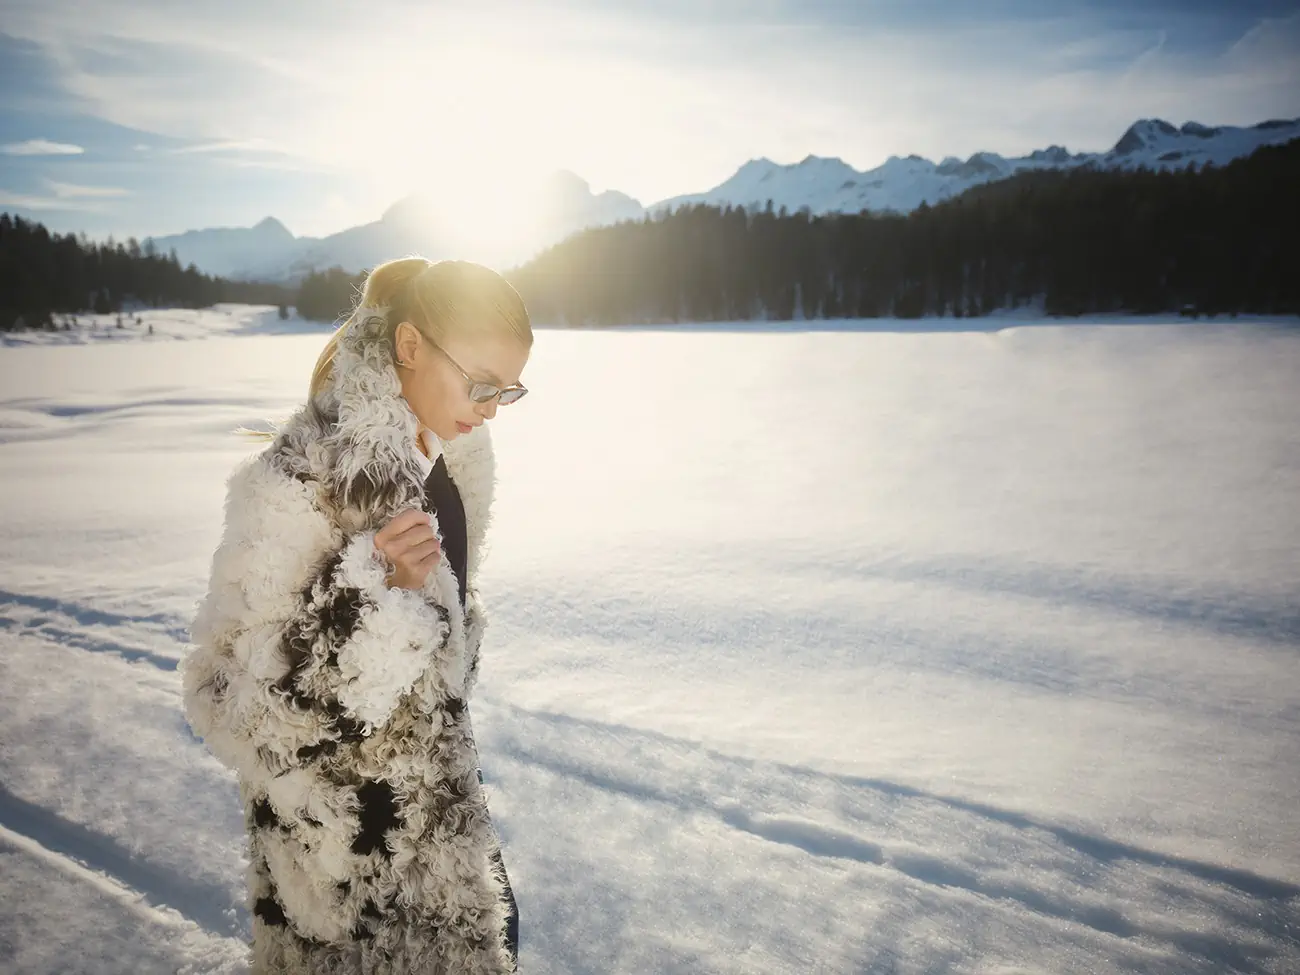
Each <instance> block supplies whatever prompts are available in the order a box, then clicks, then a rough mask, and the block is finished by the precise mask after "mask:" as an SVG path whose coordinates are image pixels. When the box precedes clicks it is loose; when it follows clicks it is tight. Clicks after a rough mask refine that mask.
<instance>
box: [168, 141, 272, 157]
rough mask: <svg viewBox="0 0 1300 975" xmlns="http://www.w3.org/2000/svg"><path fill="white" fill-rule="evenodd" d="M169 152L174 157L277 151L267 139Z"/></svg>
mask: <svg viewBox="0 0 1300 975" xmlns="http://www.w3.org/2000/svg"><path fill="white" fill-rule="evenodd" d="M167 151H168V152H170V153H172V154H173V155H186V154H188V153H196V152H273V151H275V150H274V149H273V148H272V146H271V145H270V143H268V142H267V141H266V140H265V139H220V140H218V141H215V142H199V143H195V144H193V145H188V146H177V147H175V148H174V149H168V150H167Z"/></svg>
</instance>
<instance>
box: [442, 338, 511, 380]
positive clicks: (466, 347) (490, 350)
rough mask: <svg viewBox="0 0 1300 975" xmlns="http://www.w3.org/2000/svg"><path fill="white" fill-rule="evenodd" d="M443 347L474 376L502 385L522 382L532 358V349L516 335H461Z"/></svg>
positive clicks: (451, 339) (447, 341)
mask: <svg viewBox="0 0 1300 975" xmlns="http://www.w3.org/2000/svg"><path fill="white" fill-rule="evenodd" d="M443 348H445V349H446V350H447V354H448V355H450V356H451V357H452V358H453V359H455V360H456V361H457V362H458V363H460V365H461V367H462V368H463V369H464V370H465V371H466V372H467V373H469V375H470V377H471V378H473V379H486V380H489V381H492V382H495V383H497V384H498V385H501V386H509V385H511V384H512V383H517V382H519V376H520V374H521V373H522V372H523V371H524V365H525V364H526V363H527V362H528V350H527V349H525V348H524V347H523V344H522V343H520V341H519V340H518V339H517V338H515V337H514V336H513V335H497V334H490V333H489V334H486V335H474V336H470V337H465V336H457V337H456V338H448V339H447V340H446V342H444V343H443Z"/></svg>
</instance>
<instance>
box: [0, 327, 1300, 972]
mask: <svg viewBox="0 0 1300 975" xmlns="http://www.w3.org/2000/svg"><path fill="white" fill-rule="evenodd" d="M144 318H145V321H146V323H147V322H150V321H152V322H154V324H155V326H156V327H155V336H156V339H157V340H156V341H146V340H143V339H142V338H141V335H140V331H139V329H135V330H134V331H132V330H129V329H128V330H124V331H126V332H127V334H126V335H113V337H112V338H110V337H109V335H110V334H112V332H115V331H116V330H111V331H110V330H107V329H102V328H101V329H98V330H96V331H95V332H94V334H93V335H92V334H91V333H90V331H89V330H87V331H86V334H78V333H53V334H49V335H42V336H31V337H29V338H30V339H31V340H30V341H28V342H26V343H25V344H20V343H17V342H13V343H11V344H10V345H8V347H6V348H4V349H3V350H0V379H2V380H3V388H4V398H3V401H2V402H0V457H2V458H3V466H2V467H0V471H2V474H0V476H2V477H3V481H2V483H3V489H4V498H5V504H4V506H3V512H2V513H0V518H3V521H2V522H0V539H2V540H3V541H2V544H3V546H4V558H3V560H0V673H2V676H0V971H4V972H6V973H8V972H15V973H56V972H57V973H83V972H84V973H118V972H121V973H140V972H147V973H152V972H176V971H181V972H187V973H188V972H195V973H197V972H223V973H236V972H240V971H243V970H244V950H243V947H242V942H241V938H242V937H243V936H244V935H245V934H246V932H247V929H248V920H247V916H246V914H245V912H244V910H243V908H242V899H243V893H242V869H243V866H242V862H241V859H240V857H241V849H242V839H241V830H242V822H241V814H240V810H239V806H238V801H237V796H236V788H235V784H234V781H233V779H232V778H231V776H230V775H229V774H228V773H226V772H225V771H224V770H223V769H222V768H221V767H220V766H219V765H218V764H217V763H216V761H215V760H214V759H213V758H211V756H209V755H208V753H207V752H206V750H205V749H204V747H203V746H202V744H201V743H200V742H198V741H196V740H194V738H193V737H192V736H191V735H190V733H189V731H188V729H187V726H186V724H185V721H184V719H183V717H182V715H181V712H180V701H179V686H178V680H177V674H176V670H175V667H176V661H177V659H178V658H179V656H180V655H181V654H182V652H183V648H184V641H185V639H186V626H187V623H188V620H189V617H190V614H191V612H192V609H193V606H194V604H195V602H196V601H197V600H198V599H199V597H200V596H201V594H202V591H203V588H204V586H205V583H206V578H207V571H208V560H209V558H210V556H211V552H212V550H213V548H214V547H215V545H216V543H217V541H218V538H219V536H220V531H221V504H222V500H223V496H224V484H223V482H224V477H225V475H226V473H227V472H228V471H229V470H230V468H231V467H232V466H233V464H234V463H235V462H236V461H237V460H238V458H240V457H241V456H244V455H245V454H246V453H247V451H248V450H250V449H252V448H250V447H249V446H248V445H247V444H246V443H244V442H243V441H241V440H240V439H239V438H237V437H235V436H232V435H231V434H230V432H229V431H230V430H231V429H232V428H233V427H236V426H238V425H240V424H250V425H256V424H258V422H259V421H260V420H261V419H262V418H264V417H268V416H278V415H283V414H285V413H287V412H288V411H289V410H291V409H292V408H293V407H294V405H295V404H296V403H297V402H298V401H300V400H301V397H302V396H303V394H304V392H305V388H306V383H307V377H308V374H309V372H310V368H311V365H312V363H313V362H314V360H315V356H316V354H317V352H318V351H319V349H320V346H321V342H322V340H323V338H324V335H325V334H326V332H325V330H324V329H322V328H321V327H319V326H316V327H314V328H311V327H309V326H307V325H305V324H302V323H295V322H292V321H291V322H288V323H281V322H279V321H278V320H277V319H276V317H275V312H274V309H265V308H252V309H250V308H240V307H235V306H227V307H223V308H218V309H215V310H211V311H205V312H145V313H144ZM86 321H87V320H86V319H84V318H83V320H82V322H83V325H84V324H86ZM971 324H972V323H964V325H963V326H962V327H963V328H967V329H969V328H970V327H971ZM884 325H885V323H879V322H877V323H872V324H871V325H870V327H866V328H857V327H855V326H854V324H853V323H829V324H827V326H826V327H825V328H822V327H820V326H818V327H816V328H809V327H806V326H805V325H803V324H801V325H799V326H785V327H778V326H773V325H772V324H771V323H768V324H767V325H763V326H753V327H751V326H744V325H736V326H732V327H729V328H717V327H709V328H704V327H701V328H698V329H694V328H686V329H682V328H673V329H671V330H670V329H662V330H656V329H648V328H641V329H635V330H619V331H595V330H588V331H561V330H541V329H539V330H538V333H537V344H536V347H535V350H534V353H533V356H532V360H531V362H530V364H529V366H528V368H527V370H526V371H525V376H524V378H525V381H526V382H527V383H528V385H529V386H530V388H531V389H532V390H533V394H532V395H531V396H529V397H528V398H527V399H526V400H524V401H522V402H521V403H520V404H519V405H517V406H512V407H509V408H505V409H502V410H501V413H500V415H499V416H498V417H497V419H496V420H495V421H494V425H493V432H494V438H495V443H496V447H497V452H498V464H499V474H500V485H499V494H498V501H497V507H496V509H495V519H494V525H493V529H492V534H491V536H490V540H491V551H490V553H489V554H488V556H487V559H486V561H485V563H484V567H483V572H484V575H483V580H482V584H483V589H484V594H485V597H486V599H487V600H488V602H489V606H490V611H491V613H492V619H491V624H490V629H489V632H488V637H487V639H486V642H485V645H484V663H483V672H482V678H481V682H480V684H479V690H478V693H477V695H476V697H475V699H474V701H473V702H472V704H471V709H472V712H473V716H474V719H475V723H476V731H477V735H478V738H479V742H480V748H481V751H482V757H483V763H484V768H485V775H486V776H487V779H488V785H489V789H490V791H489V802H490V805H491V809H492V813H493V817H494V819H495V821H496V823H497V825H498V828H499V830H500V832H501V834H502V837H503V841H504V845H505V854H506V863H507V866H508V868H509V871H510V876H511V879H512V881H513V882H514V886H515V890H516V896H517V898H518V901H519V905H520V910H521V914H522V947H523V957H522V970H523V971H524V972H528V973H556V975H558V973H616V972H617V973H623V972H627V973H696V972H699V973H777V972H780V973H805V972H836V973H839V972H855V973H863V972H869V973H876V975H885V973H889V975H904V973H922V972H948V973H999V975H1010V973H1029V972H1035V973H1038V972H1041V973H1105V972H1146V973H1171V975H1172V973H1220V972H1227V971H1234V972H1264V973H1275V975H1283V973H1293V972H1296V971H1300V842H1298V841H1297V829H1298V827H1300V766H1298V764H1297V758H1296V756H1297V755H1298V754H1300V604H1298V603H1297V599H1296V593H1297V591H1298V590H1300V517H1297V508H1296V498H1297V496H1300V427H1297V424H1296V422H1295V419H1296V416H1297V405H1300V403H1298V399H1300V392H1298V391H1300V327H1298V326H1297V323H1296V322H1295V321H1288V322H1272V323H1271V322H1266V321H1259V320H1255V321H1249V322H1247V321H1241V322H1236V323H1227V322H1217V323H1206V322H1196V323H1192V322H1180V323H1169V324H1151V323H1142V322H1137V321H1131V320H1120V319H1113V320H1110V321H1109V322H1108V323H1106V324H1070V325H1061V324H1042V325H1035V324H1033V323H1031V322H1029V321H1027V320H1025V319H1008V320H1004V321H1002V322H996V321H995V322H982V323H979V327H980V328H981V329H982V330H977V331H962V330H959V329H958V328H957V327H955V326H954V323H952V322H936V323H924V322H923V323H921V325H920V329H921V330H919V331H909V332H891V331H885V330H883V328H884ZM931 325H932V326H933V327H931ZM276 332H283V334H273V333H276ZM295 332H296V334H295ZM132 337H133V338H134V339H135V340H134V341H128V340H126V339H128V338H132ZM181 337H189V338H192V339H194V341H176V340H175V339H177V338H181Z"/></svg>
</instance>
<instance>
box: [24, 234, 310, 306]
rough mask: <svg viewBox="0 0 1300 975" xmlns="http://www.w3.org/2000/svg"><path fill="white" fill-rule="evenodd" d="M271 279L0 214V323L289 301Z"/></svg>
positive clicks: (134, 243)
mask: <svg viewBox="0 0 1300 975" xmlns="http://www.w3.org/2000/svg"><path fill="white" fill-rule="evenodd" d="M292 300H293V294H292V292H291V291H287V290H286V289H285V288H283V287H281V286H278V285H270V284H253V283H247V282H241V281H226V280H224V279H223V278H216V277H210V276H208V275H206V274H203V273H201V272H199V271H198V270H197V269H196V268H195V267H194V265H192V264H191V265H190V266H189V267H186V268H182V267H181V266H180V262H179V261H177V259H176V255H175V253H170V254H158V253H155V252H154V251H153V249H152V248H151V247H150V246H148V245H146V246H145V247H143V248H142V247H141V246H140V244H139V243H138V242H137V241H136V240H135V239H134V238H133V239H131V240H128V241H127V242H126V243H124V244H123V243H114V242H113V241H112V240H111V239H110V240H109V241H108V242H107V243H102V244H96V243H92V242H91V241H89V240H88V239H87V238H86V237H85V236H81V237H77V236H75V235H73V234H65V235H59V234H51V233H50V232H49V230H47V229H46V228H45V227H44V226H43V225H42V224H39V223H35V222H33V221H29V220H24V219H23V218H21V217H14V216H10V215H9V214H7V213H3V214H0V329H10V328H13V327H15V325H17V324H20V323H21V324H22V325H25V326H27V327H47V326H49V325H50V324H51V322H52V316H53V315H54V314H55V313H60V312H63V313H76V312H85V311H93V312H98V313H100V314H105V313H109V312H116V311H120V310H121V309H122V307H123V305H124V304H127V303H134V304H136V305H146V306H154V307H156V306H159V305H170V306H176V305H179V306H183V307H187V308H202V307H206V306H208V305H212V304H215V303H216V302H219V301H234V302H248V303H253V304H285V303H292Z"/></svg>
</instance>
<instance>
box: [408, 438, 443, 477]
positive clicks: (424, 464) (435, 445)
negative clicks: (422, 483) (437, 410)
mask: <svg viewBox="0 0 1300 975" xmlns="http://www.w3.org/2000/svg"><path fill="white" fill-rule="evenodd" d="M420 436H421V437H422V438H423V440H424V446H425V447H426V448H427V449H428V451H429V456H428V457H425V456H424V454H422V453H421V452H420V448H419V447H416V446H415V445H414V444H412V445H411V452H412V453H414V454H415V459H416V460H417V461H418V462H419V464H420V470H421V471H423V476H424V477H428V476H429V472H430V471H431V470H433V464H434V462H435V461H436V460H437V459H438V455H439V454H441V453H442V441H441V440H439V439H438V435H437V434H436V433H434V432H433V431H432V430H430V429H429V428H428V427H421V428H420Z"/></svg>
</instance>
